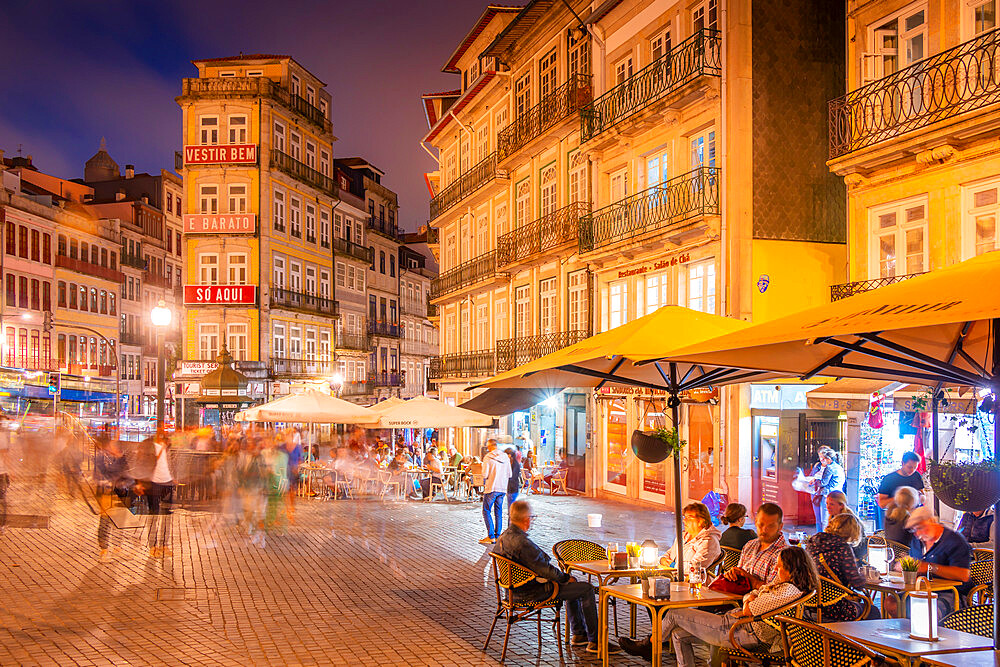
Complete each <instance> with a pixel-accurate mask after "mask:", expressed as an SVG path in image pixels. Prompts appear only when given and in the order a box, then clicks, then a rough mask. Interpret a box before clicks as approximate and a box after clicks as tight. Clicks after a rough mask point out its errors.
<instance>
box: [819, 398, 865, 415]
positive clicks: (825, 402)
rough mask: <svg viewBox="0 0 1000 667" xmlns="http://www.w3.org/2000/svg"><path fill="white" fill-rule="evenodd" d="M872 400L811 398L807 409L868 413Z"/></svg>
mask: <svg viewBox="0 0 1000 667" xmlns="http://www.w3.org/2000/svg"><path fill="white" fill-rule="evenodd" d="M870 404H871V398H870V397H866V398H843V397H841V398H836V397H833V396H809V397H807V399H806V407H808V408H809V409H810V410H836V411H837V412H866V411H867V410H868V407H869V405H870Z"/></svg>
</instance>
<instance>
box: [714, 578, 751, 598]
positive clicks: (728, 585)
mask: <svg viewBox="0 0 1000 667" xmlns="http://www.w3.org/2000/svg"><path fill="white" fill-rule="evenodd" d="M708 587H709V588H710V589H712V590H713V591H719V592H720V593H731V594H732V595H746V594H747V593H749V592H750V591H752V590H753V584H752V583H751V582H750V578H749V577H747V576H746V575H742V574H739V575H737V576H736V579H734V580H732V581H730V580H729V579H726V578H725V577H718V578H717V579H716V580H715V581H713V582H712V583H711V584H709V585H708Z"/></svg>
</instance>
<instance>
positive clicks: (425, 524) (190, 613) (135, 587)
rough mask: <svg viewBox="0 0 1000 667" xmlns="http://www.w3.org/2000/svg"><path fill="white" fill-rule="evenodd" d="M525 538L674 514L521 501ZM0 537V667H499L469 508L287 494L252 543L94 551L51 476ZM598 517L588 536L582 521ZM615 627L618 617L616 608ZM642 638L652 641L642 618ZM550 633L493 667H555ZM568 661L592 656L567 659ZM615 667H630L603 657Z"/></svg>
mask: <svg viewBox="0 0 1000 667" xmlns="http://www.w3.org/2000/svg"><path fill="white" fill-rule="evenodd" d="M531 499H532V502H533V503H534V506H535V508H534V509H535V513H536V514H537V515H538V519H537V521H536V526H535V527H533V530H532V536H533V538H534V539H535V541H536V542H537V543H538V544H539V545H540V546H541V547H542V548H544V549H546V550H547V551H551V547H552V544H553V543H555V542H556V541H558V540H559V539H563V538H566V537H582V538H587V539H592V540H595V541H598V542H607V541H611V540H619V541H626V540H630V539H631V540H638V541H641V540H644V539H646V538H648V537H653V539H656V540H658V541H661V542H663V543H669V541H670V540H669V536H670V535H671V534H672V532H671V531H672V529H673V528H672V526H673V524H672V519H671V518H670V517H668V516H667V515H666V514H664V513H661V512H656V511H651V510H643V509H637V508H634V507H631V506H629V505H626V504H623V503H616V502H610V501H598V500H594V499H588V498H579V497H568V498H567V497H559V496H557V497H555V498H551V497H548V496H533V497H532V498H531ZM9 501H10V508H9V512H10V526H9V527H8V529H7V530H6V532H5V533H4V534H3V535H2V536H0V581H2V582H3V583H2V584H0V665H60V666H61V665H161V664H162V665H240V666H246V665H357V664H363V665H400V664H408V665H495V664H498V660H499V657H500V649H501V646H502V643H503V629H504V627H503V623H502V622H501V623H498V630H497V633H495V634H494V637H493V640H492V642H491V645H490V647H489V649H488V650H487V651H486V652H483V651H482V649H481V647H482V644H483V641H484V639H485V637H486V633H487V630H488V629H489V625H490V620H491V618H492V611H493V609H494V608H495V596H494V590H493V583H492V575H491V573H490V571H489V567H490V566H489V558H488V557H487V555H486V552H487V548H486V547H484V546H481V545H479V544H478V543H477V540H478V539H479V538H481V537H482V536H483V535H484V528H483V524H482V514H481V511H480V508H479V505H477V504H474V503H452V504H445V503H443V502H435V503H422V502H406V501H385V502H382V501H379V500H377V499H360V500H339V501H318V500H312V499H300V500H299V501H298V503H297V512H296V515H295V518H296V522H295V525H293V526H291V527H290V528H289V530H288V532H287V534H285V535H283V536H275V535H271V536H268V538H267V542H266V546H265V547H264V548H259V547H257V546H255V545H253V544H251V542H250V540H249V539H248V537H247V536H246V535H245V534H244V532H243V531H242V530H240V529H238V528H237V527H236V526H235V525H233V524H230V523H225V522H220V521H217V515H213V514H209V513H206V512H196V511H187V510H183V509H182V510H179V511H177V512H175V513H174V514H173V515H172V516H171V525H170V537H169V547H170V552H171V553H170V554H168V555H167V556H165V557H164V558H161V559H151V558H150V557H149V556H148V554H147V552H146V549H145V544H146V543H145V536H144V535H140V534H138V531H115V536H114V537H113V539H114V540H115V542H114V543H115V544H117V545H118V546H119V547H120V553H119V554H117V555H114V556H112V557H111V558H110V559H109V560H107V561H101V560H100V559H99V558H98V551H97V544H96V532H97V518H96V517H95V516H94V515H93V514H92V513H91V512H90V510H89V509H88V508H87V506H86V505H85V504H84V503H83V502H82V501H81V500H79V499H76V500H70V499H69V498H68V497H66V496H65V495H61V494H59V493H58V492H57V488H56V486H55V484H53V483H47V484H35V485H29V484H28V483H27V482H25V481H22V480H17V479H15V483H14V484H13V485H12V486H11V489H10V492H9ZM590 512H598V513H601V514H603V527H601V528H596V529H595V528H589V527H588V526H587V519H586V515H587V513H590ZM619 614H620V617H619V618H620V621H619V622H620V627H621V628H622V631H623V632H624V631H625V628H627V626H628V620H627V619H628V617H627V612H625V611H624V610H623V611H620V612H619ZM638 616H639V618H640V621H639V631H640V634H644V633H646V632H648V622H647V621H646V614H645V613H643V612H642V611H641V610H640V611H639V614H638ZM550 628H551V626H550V625H549V626H543V630H542V639H543V647H542V648H541V650H539V648H538V642H537V635H536V630H535V626H534V625H533V624H527V623H522V624H519V625H515V626H514V628H513V629H512V631H511V641H510V647H509V649H508V655H507V664H510V665H557V664H559V654H558V651H557V649H556V645H555V641H554V638H553V637H552V635H551V632H550ZM566 650H567V653H566V658H565V661H566V663H568V664H579V665H585V664H586V665H596V664H599V661H598V660H597V658H596V656H593V655H591V654H588V653H586V652H582V651H579V650H575V651H572V652H570V651H569V650H568V649H566ZM613 663H614V664H622V665H634V664H642V663H641V662H639V661H634V660H632V659H630V658H629V657H628V656H615V657H614V658H613Z"/></svg>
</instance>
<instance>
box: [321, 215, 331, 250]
mask: <svg viewBox="0 0 1000 667" xmlns="http://www.w3.org/2000/svg"><path fill="white" fill-rule="evenodd" d="M319 244H320V246H322V247H323V248H329V247H330V212H329V211H327V210H326V209H322V210H320V212H319Z"/></svg>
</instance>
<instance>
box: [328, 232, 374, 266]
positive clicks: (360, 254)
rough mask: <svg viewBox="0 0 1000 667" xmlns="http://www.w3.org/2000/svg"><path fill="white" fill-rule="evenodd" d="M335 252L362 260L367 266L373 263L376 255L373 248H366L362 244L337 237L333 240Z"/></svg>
mask: <svg viewBox="0 0 1000 667" xmlns="http://www.w3.org/2000/svg"><path fill="white" fill-rule="evenodd" d="M333 251H334V252H339V253H340V254H342V255H347V256H349V257H353V258H355V259H360V260H361V261H362V262H365V263H366V264H371V263H372V258H373V256H374V254H375V252H374V251H373V250H372V249H371V248H366V247H365V246H363V245H361V244H360V243H355V242H354V241H348V240H347V239H342V238H336V237H335V238H334V239H333Z"/></svg>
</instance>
